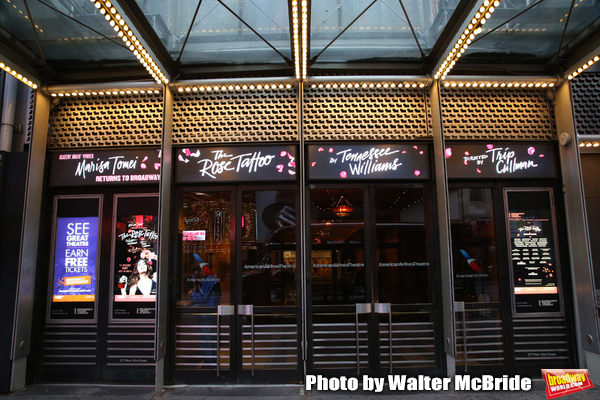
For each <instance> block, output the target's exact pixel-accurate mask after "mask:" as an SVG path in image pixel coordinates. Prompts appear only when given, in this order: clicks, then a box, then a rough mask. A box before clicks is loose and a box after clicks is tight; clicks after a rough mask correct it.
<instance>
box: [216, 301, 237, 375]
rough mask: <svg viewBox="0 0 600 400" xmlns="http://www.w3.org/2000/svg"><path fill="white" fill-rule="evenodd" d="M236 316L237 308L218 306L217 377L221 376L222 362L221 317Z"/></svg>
mask: <svg viewBox="0 0 600 400" xmlns="http://www.w3.org/2000/svg"><path fill="white" fill-rule="evenodd" d="M233 314H235V306H230V305H218V306H217V376H219V366H220V360H221V340H220V337H221V316H222V315H223V316H224V315H233Z"/></svg>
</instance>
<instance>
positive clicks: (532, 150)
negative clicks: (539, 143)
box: [527, 146, 535, 156]
mask: <svg viewBox="0 0 600 400" xmlns="http://www.w3.org/2000/svg"><path fill="white" fill-rule="evenodd" d="M527 153H529V155H530V156H532V155H533V153H535V147H533V146H532V147H530V148H528V149H527Z"/></svg>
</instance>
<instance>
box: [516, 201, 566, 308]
mask: <svg viewBox="0 0 600 400" xmlns="http://www.w3.org/2000/svg"><path fill="white" fill-rule="evenodd" d="M505 194H506V200H507V203H508V227H509V235H510V257H511V262H512V272H513V288H514V311H515V313H516V314H523V313H560V312H561V307H560V299H559V278H558V272H559V271H558V262H557V259H556V249H555V243H556V242H555V237H554V235H555V228H554V221H553V212H552V206H551V204H552V203H551V198H550V191H548V190H539V191H508V192H506V193H505Z"/></svg>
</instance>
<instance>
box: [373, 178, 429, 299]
mask: <svg viewBox="0 0 600 400" xmlns="http://www.w3.org/2000/svg"><path fill="white" fill-rule="evenodd" d="M426 204H427V199H426V198H425V194H424V191H423V189H422V188H378V189H376V190H375V205H376V209H375V212H376V217H375V218H376V237H377V266H378V267H377V268H378V282H379V284H378V287H379V302H380V303H392V304H403V303H429V302H431V301H432V300H431V290H430V287H431V284H430V279H431V274H432V272H431V271H432V268H433V261H432V260H431V258H432V257H433V256H434V254H433V253H432V252H431V251H430V250H429V249H430V248H431V247H430V244H429V243H428V239H427V238H428V235H427V229H426V226H425V225H426V224H425V209H426V206H425V205H426Z"/></svg>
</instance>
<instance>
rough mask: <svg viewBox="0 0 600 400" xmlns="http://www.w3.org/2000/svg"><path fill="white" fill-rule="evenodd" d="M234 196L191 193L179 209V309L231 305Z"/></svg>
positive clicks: (215, 192)
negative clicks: (180, 307) (232, 197)
mask: <svg viewBox="0 0 600 400" xmlns="http://www.w3.org/2000/svg"><path fill="white" fill-rule="evenodd" d="M230 221H231V194H230V192H228V191H208V192H188V193H184V194H183V198H182V200H181V204H180V208H179V227H178V230H179V235H180V238H181V241H180V244H181V274H180V282H179V296H178V303H177V304H178V305H179V306H203V307H216V306H218V305H220V304H221V305H224V304H230V301H231V288H230V266H231V222H230Z"/></svg>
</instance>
